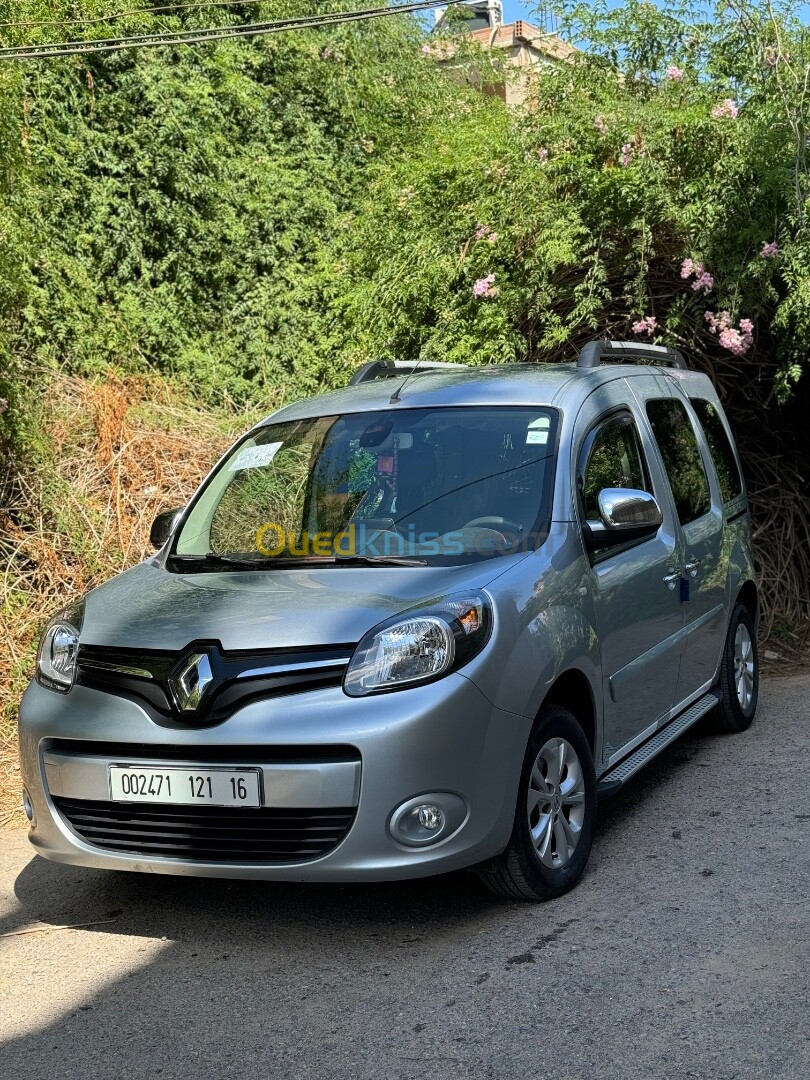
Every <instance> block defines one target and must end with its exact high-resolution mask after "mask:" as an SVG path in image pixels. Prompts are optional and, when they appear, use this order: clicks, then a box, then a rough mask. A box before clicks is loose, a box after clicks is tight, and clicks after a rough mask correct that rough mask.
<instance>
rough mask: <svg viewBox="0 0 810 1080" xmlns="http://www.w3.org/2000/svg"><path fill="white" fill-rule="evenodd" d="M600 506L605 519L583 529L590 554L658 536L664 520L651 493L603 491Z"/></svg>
mask: <svg viewBox="0 0 810 1080" xmlns="http://www.w3.org/2000/svg"><path fill="white" fill-rule="evenodd" d="M598 503H599V516H600V517H601V519H602V520H601V521H600V522H596V521H588V522H586V523H585V526H584V528H583V536H584V539H585V546H586V548H587V549H588V550H589V551H598V550H599V549H600V548H605V547H610V546H612V545H613V544H625V543H628V542H631V541H633V540H644V539H645V538H647V537H649V536H654V535H655V534H656V533H657V532H658V530H659V529H660V528H661V524H662V523H663V520H664V518H663V515H662V513H661V507H660V506H659V505H658V503H657V502H656V501H655V497H654V496H652V495H650V493H649V492H648V491H638V490H637V489H636V488H602V490H601V491H600V492H599V497H598Z"/></svg>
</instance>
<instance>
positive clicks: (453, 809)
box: [388, 791, 467, 847]
mask: <svg viewBox="0 0 810 1080" xmlns="http://www.w3.org/2000/svg"><path fill="white" fill-rule="evenodd" d="M466 820H467V804H466V803H465V801H464V800H463V799H462V798H460V797H459V796H458V795H453V794H452V793H451V792H449V791H442V792H430V794H427V795H417V796H416V797H415V798H413V799H408V801H407V802H404V803H401V804H400V805H399V806H398V807H397V808H396V810H395V811H394V812H393V814H392V815H391V820H390V822H389V825H388V828H389V831H390V833H391V836H392V837H393V838H394V840H396V841H397V842H398V843H400V844H407V845H408V846H409V847H424V846H425V845H427V844H435V843H437V842H438V841H439V840H444V839H445V837H448V836H451V835H452V834H453V833H454V832H456V831H457V830H458V829H459V828H460V827H461V826H462V825H463V824H464V822H465V821H466Z"/></svg>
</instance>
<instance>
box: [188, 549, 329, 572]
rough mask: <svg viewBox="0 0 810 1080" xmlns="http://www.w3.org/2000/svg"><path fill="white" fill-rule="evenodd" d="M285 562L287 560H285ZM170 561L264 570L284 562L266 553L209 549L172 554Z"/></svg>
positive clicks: (204, 565) (189, 564)
mask: <svg viewBox="0 0 810 1080" xmlns="http://www.w3.org/2000/svg"><path fill="white" fill-rule="evenodd" d="M284 561H285V562H286V561H287V560H284ZM291 561H295V562H305V561H308V560H303V559H296V560H291ZM169 562H172V563H178V562H179V563H183V564H184V565H186V566H199V567H203V568H204V567H207V566H210V567H217V568H219V567H223V566H234V567H236V568H237V569H239V570H262V569H264V568H265V567H267V566H269V565H273V566H276V565H278V564H280V563H281V562H282V560H281V559H271V558H268V557H267V556H266V555H262V556H259V557H258V558H253V557H251V556H240V555H218V554H217V553H216V552H214V551H208V552H206V553H205V554H204V555H170V556H169Z"/></svg>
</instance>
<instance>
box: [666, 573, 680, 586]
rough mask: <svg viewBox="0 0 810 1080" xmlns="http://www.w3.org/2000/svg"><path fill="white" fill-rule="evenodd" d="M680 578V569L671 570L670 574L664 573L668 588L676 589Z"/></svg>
mask: <svg viewBox="0 0 810 1080" xmlns="http://www.w3.org/2000/svg"><path fill="white" fill-rule="evenodd" d="M680 580H681V572H680V570H671V571H670V572H669V573H668V574H664V581H665V582H666V585H667V588H668V589H674V588H675V586H676V585H677V584H678V582H679V581H680Z"/></svg>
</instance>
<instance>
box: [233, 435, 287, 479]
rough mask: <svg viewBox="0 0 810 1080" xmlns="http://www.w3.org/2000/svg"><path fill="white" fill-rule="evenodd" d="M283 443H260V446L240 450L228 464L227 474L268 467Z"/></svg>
mask: <svg viewBox="0 0 810 1080" xmlns="http://www.w3.org/2000/svg"><path fill="white" fill-rule="evenodd" d="M283 445H284V443H280V442H271V443H262V445H261V446H246V447H245V448H244V449H243V450H240V451H239V453H238V454H237V455H236V457H235V458H234V459H233V461H232V462H231V464H230V468H229V469H228V471H229V472H241V471H242V469H258V468H261V466H262V465H269V464H270V462H271V461H272V460H273V458H274V457H275V456H276V454H277V453H278V452H279V450H280V449H281V448H282V446H283Z"/></svg>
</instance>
